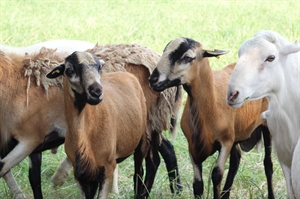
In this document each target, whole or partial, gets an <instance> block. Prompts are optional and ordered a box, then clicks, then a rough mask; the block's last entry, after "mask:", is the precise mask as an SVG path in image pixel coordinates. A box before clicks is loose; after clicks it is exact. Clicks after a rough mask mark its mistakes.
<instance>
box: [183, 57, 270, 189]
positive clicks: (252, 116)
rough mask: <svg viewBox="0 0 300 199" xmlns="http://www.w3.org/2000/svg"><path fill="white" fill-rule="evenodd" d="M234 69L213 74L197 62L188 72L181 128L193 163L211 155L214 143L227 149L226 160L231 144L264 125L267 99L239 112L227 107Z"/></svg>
mask: <svg viewBox="0 0 300 199" xmlns="http://www.w3.org/2000/svg"><path fill="white" fill-rule="evenodd" d="M234 66H235V63H233V64H230V65H228V66H226V67H225V68H223V69H222V70H219V71H212V69H211V67H210V65H209V61H208V59H207V58H204V59H203V58H198V59H197V60H196V61H194V62H193V63H192V64H191V66H190V69H189V71H188V75H189V76H190V77H191V78H190V79H191V82H190V83H189V84H188V86H189V87H190V88H191V93H190V94H191V96H188V98H187V102H186V105H185V107H184V111H183V115H182V119H181V128H182V130H183V132H184V134H185V137H186V138H187V140H188V143H189V151H190V153H191V155H192V158H193V160H194V162H196V163H199V161H200V162H201V161H203V160H205V159H206V157H208V156H210V155H211V154H212V153H213V152H214V150H215V149H214V143H215V142H216V141H218V142H219V143H220V144H221V147H226V148H227V151H226V152H225V154H226V158H227V157H228V155H229V153H230V149H231V148H232V146H233V144H234V142H240V141H244V140H246V139H247V138H249V137H250V135H251V133H252V132H253V131H254V129H255V128H256V127H257V126H259V125H260V124H264V121H263V119H262V118H261V116H260V114H261V113H262V112H263V111H265V110H266V109H267V101H266V99H262V100H257V101H252V102H248V103H246V104H244V105H243V106H242V107H241V108H240V109H233V108H231V107H229V106H227V104H226V100H225V97H226V90H227V84H228V81H229V78H230V74H231V72H232V70H233V68H234ZM196 135H198V136H196ZM195 139H196V140H195ZM197 143H198V145H197ZM199 143H201V144H199ZM199 145H200V146H199ZM221 150H222V149H221ZM223 161H225V160H222V162H223ZM224 163H225V162H224ZM221 167H222V163H221ZM223 169H224V168H221V172H222V175H223ZM219 186H220V184H219V185H218V189H219V191H218V192H219V193H220V187H219Z"/></svg>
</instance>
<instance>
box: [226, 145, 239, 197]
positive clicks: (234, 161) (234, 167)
mask: <svg viewBox="0 0 300 199" xmlns="http://www.w3.org/2000/svg"><path fill="white" fill-rule="evenodd" d="M240 160H241V151H240V150H239V148H238V146H237V145H236V144H234V145H233V147H232V149H231V151H230V163H229V172H228V174H227V178H226V182H225V185H224V188H223V191H222V193H221V196H222V197H221V198H222V199H228V198H229V196H230V190H231V186H232V184H233V181H234V178H235V175H236V173H237V171H238V169H239V165H240Z"/></svg>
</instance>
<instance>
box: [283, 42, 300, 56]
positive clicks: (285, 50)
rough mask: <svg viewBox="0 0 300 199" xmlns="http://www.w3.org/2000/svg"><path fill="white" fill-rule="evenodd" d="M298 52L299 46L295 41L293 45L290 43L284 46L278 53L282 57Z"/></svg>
mask: <svg viewBox="0 0 300 199" xmlns="http://www.w3.org/2000/svg"><path fill="white" fill-rule="evenodd" d="M299 51H300V44H298V42H297V41H295V43H290V44H287V45H285V46H284V47H283V48H282V50H281V51H280V52H281V53H282V54H283V55H289V54H291V53H296V52H299Z"/></svg>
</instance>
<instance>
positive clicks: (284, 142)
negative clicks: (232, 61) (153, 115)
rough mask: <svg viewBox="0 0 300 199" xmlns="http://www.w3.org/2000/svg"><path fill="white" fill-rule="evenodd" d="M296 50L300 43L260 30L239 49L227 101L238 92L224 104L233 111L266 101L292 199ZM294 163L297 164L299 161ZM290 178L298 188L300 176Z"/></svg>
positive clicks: (297, 117)
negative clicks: (257, 101) (261, 100)
mask: <svg viewBox="0 0 300 199" xmlns="http://www.w3.org/2000/svg"><path fill="white" fill-rule="evenodd" d="M299 51H300V45H299V44H296V43H292V42H289V41H288V40H286V39H285V38H283V37H282V36H281V35H279V34H278V33H276V32H273V31H260V32H259V33H257V34H256V35H255V36H254V37H253V38H251V39H249V40H247V41H245V42H244V43H243V44H242V46H241V47H240V49H239V59H238V61H237V64H236V66H235V69H234V71H233V73H232V75H231V78H230V81H229V85H228V92H227V100H228V99H229V95H230V94H231V93H234V92H235V91H238V92H239V95H238V97H237V98H236V99H234V100H228V101H227V103H228V104H229V105H230V106H232V107H235V108H238V107H240V106H241V105H242V104H243V103H244V102H245V101H247V100H255V99H260V98H263V97H266V98H267V99H268V101H269V108H268V110H267V111H266V112H265V113H263V117H264V118H266V119H267V124H268V127H269V129H270V132H271V134H272V137H273V142H274V143H273V144H274V147H275V150H276V152H277V156H278V160H279V162H280V165H281V167H282V170H283V172H284V176H285V180H286V185H287V193H288V197H289V198H294V193H293V190H292V182H291V163H292V156H293V152H294V149H295V146H296V144H297V141H298V138H299V135H300V89H299V87H300V52H299ZM270 55H274V56H275V59H274V61H272V62H270V61H267V58H268V57H269V56H270ZM295 159H297V158H295ZM295 161H296V160H295ZM298 161H299V160H298ZM295 164H298V165H299V164H300V161H299V162H298V163H295ZM293 177H294V178H293V183H296V184H298V185H299V184H300V176H299V174H297V176H293ZM298 189H300V187H298Z"/></svg>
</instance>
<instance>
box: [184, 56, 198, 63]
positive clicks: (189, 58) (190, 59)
mask: <svg viewBox="0 0 300 199" xmlns="http://www.w3.org/2000/svg"><path fill="white" fill-rule="evenodd" d="M194 59H195V58H192V57H188V56H185V57H183V58H182V60H184V61H185V62H192V61H193V60H194Z"/></svg>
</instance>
